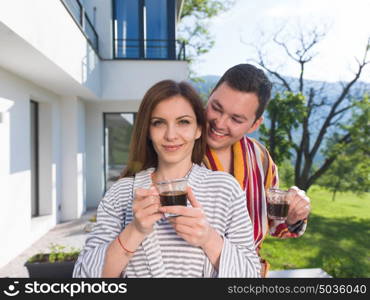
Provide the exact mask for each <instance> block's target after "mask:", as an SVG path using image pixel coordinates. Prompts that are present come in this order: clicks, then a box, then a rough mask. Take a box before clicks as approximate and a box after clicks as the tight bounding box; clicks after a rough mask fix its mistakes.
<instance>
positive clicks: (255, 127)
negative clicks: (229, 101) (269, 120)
mask: <svg viewBox="0 0 370 300" xmlns="http://www.w3.org/2000/svg"><path fill="white" fill-rule="evenodd" d="M262 123H263V116H260V117H259V118H258V119H257V120H256V121H255V122H254V123H253V125H252V127H251V128H249V130H248V131H247V133H248V134H250V133H252V132H254V131H256V130H257V129H258V127H260V125H261V124H262Z"/></svg>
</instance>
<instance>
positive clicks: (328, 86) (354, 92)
mask: <svg viewBox="0 0 370 300" xmlns="http://www.w3.org/2000/svg"><path fill="white" fill-rule="evenodd" d="M220 77H221V76H217V75H206V76H202V77H200V79H201V81H197V82H191V83H192V85H193V86H194V87H195V89H196V90H197V91H198V92H199V93H200V94H201V96H202V98H203V99H204V100H205V101H206V99H207V98H208V95H209V94H210V93H211V91H212V89H213V88H214V86H215V85H216V83H217V81H218V80H219V79H220ZM284 79H285V80H286V81H287V82H288V83H289V85H290V86H291V87H292V89H293V90H297V89H298V86H299V81H298V79H297V78H294V77H288V76H286V77H284ZM270 80H271V81H273V79H272V78H271V77H270ZM322 87H325V88H324V89H323V93H325V95H323V96H324V97H326V98H327V99H328V100H331V99H334V98H335V97H338V96H339V94H340V93H341V91H342V83H340V82H325V81H318V80H305V89H307V90H309V89H310V88H314V89H315V90H319V89H320V88H322ZM279 89H280V90H281V87H279V86H278V85H277V84H274V85H273V91H272V93H273V95H274V94H275V93H276V92H277V91H279ZM366 92H367V93H368V94H369V95H370V83H365V82H357V83H355V84H354V85H353V87H352V89H351V96H353V97H358V98H359V99H360V98H362V96H363V94H364V93H366ZM272 97H273V96H272ZM329 109H330V107H326V108H323V109H321V110H320V111H318V112H317V114H316V118H317V119H320V115H322V116H325V115H327V114H328V112H329ZM264 117H265V121H264V122H265V123H268V122H269V120H268V117H267V115H266V114H264ZM319 129H320V126H316V127H315V128H312V127H311V128H310V130H311V132H312V137H313V138H315V136H316V135H317V134H318V132H319ZM248 136H250V137H253V138H256V139H258V138H259V132H258V130H257V131H256V132H254V133H252V134H250V135H248ZM293 138H295V140H298V139H299V132H295V133H293ZM322 161H323V156H322V155H321V154H320V153H318V155H317V156H316V159H315V162H316V163H320V162H322Z"/></svg>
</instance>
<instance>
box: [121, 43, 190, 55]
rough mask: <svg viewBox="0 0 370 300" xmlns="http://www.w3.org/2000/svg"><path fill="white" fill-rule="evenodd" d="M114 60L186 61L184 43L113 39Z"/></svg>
mask: <svg viewBox="0 0 370 300" xmlns="http://www.w3.org/2000/svg"><path fill="white" fill-rule="evenodd" d="M114 59H159V60H161V59H164V60H186V56H185V42H183V41H179V40H159V39H146V40H144V39H115V40H114Z"/></svg>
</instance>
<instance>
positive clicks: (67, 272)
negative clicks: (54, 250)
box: [24, 261, 75, 278]
mask: <svg viewBox="0 0 370 300" xmlns="http://www.w3.org/2000/svg"><path fill="white" fill-rule="evenodd" d="M24 265H25V267H26V268H27V270H28V273H29V275H30V278H72V273H73V268H74V265H75V261H61V262H54V263H50V262H33V263H30V262H26V263H25V264H24Z"/></svg>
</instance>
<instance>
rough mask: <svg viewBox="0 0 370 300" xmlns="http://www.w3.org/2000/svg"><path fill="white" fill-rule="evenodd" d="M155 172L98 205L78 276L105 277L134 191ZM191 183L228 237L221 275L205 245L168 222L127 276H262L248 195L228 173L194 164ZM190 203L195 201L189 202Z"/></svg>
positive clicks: (122, 184)
mask: <svg viewBox="0 0 370 300" xmlns="http://www.w3.org/2000/svg"><path fill="white" fill-rule="evenodd" d="M153 171H154V169H153V168H150V169H147V170H144V171H141V172H139V173H138V174H136V176H135V177H134V178H132V177H131V178H123V179H120V180H119V181H118V182H116V183H115V184H114V185H113V186H112V187H111V188H110V190H109V191H108V192H107V193H106V195H105V197H104V198H103V199H102V201H101V202H100V204H99V207H98V212H97V223H96V225H95V226H94V229H93V231H92V232H91V233H90V234H89V235H88V237H87V239H86V244H85V247H84V249H83V250H82V252H81V253H80V256H79V258H78V260H77V262H76V264H75V268H74V272H73V276H74V277H101V274H102V270H103V264H104V258H105V255H106V251H107V248H108V246H109V244H110V243H111V242H112V241H113V240H114V239H115V238H116V237H117V236H118V234H119V233H120V232H121V231H122V230H123V229H124V228H125V226H127V225H128V224H129V223H130V222H132V220H133V213H132V201H133V195H134V194H133V193H134V190H136V189H138V188H149V187H150V185H151V184H152V180H151V174H152V173H153ZM189 185H190V186H191V187H192V190H193V193H194V195H195V197H196V199H197V200H198V202H200V203H201V205H202V207H203V210H204V212H205V214H206V217H207V220H208V222H209V223H210V224H211V226H212V227H213V228H214V229H216V230H217V232H218V233H219V234H220V235H221V236H222V237H223V240H224V244H223V248H222V252H221V256H220V264H219V269H218V271H216V270H215V269H214V267H213V266H212V264H211V263H210V261H209V259H208V257H207V256H206V255H205V253H204V252H203V251H202V249H201V248H200V247H195V246H192V245H190V244H188V243H187V242H186V241H185V240H183V239H182V238H181V237H179V236H178V235H177V234H176V232H175V230H174V229H173V227H172V225H171V224H169V222H168V220H167V219H165V218H163V219H161V220H159V221H158V222H157V223H156V224H155V225H154V231H153V232H152V233H150V234H149V235H148V236H147V237H146V238H145V239H144V241H143V242H142V244H141V245H140V246H139V248H138V249H137V250H136V251H135V254H134V255H133V257H132V258H131V260H130V261H129V263H128V265H127V267H126V269H125V270H122V276H123V277H259V276H260V268H261V266H260V262H259V258H258V256H257V254H256V251H255V247H254V241H253V228H252V224H251V220H250V218H249V215H248V211H247V207H246V202H245V194H244V192H243V191H242V190H241V188H240V186H239V184H238V182H237V181H236V180H235V179H234V178H233V177H232V176H231V175H229V174H227V173H224V172H213V171H211V170H208V169H206V168H205V167H201V166H198V165H195V164H194V165H193V168H192V171H191V173H190V174H189ZM188 205H190V203H189V202H188Z"/></svg>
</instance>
